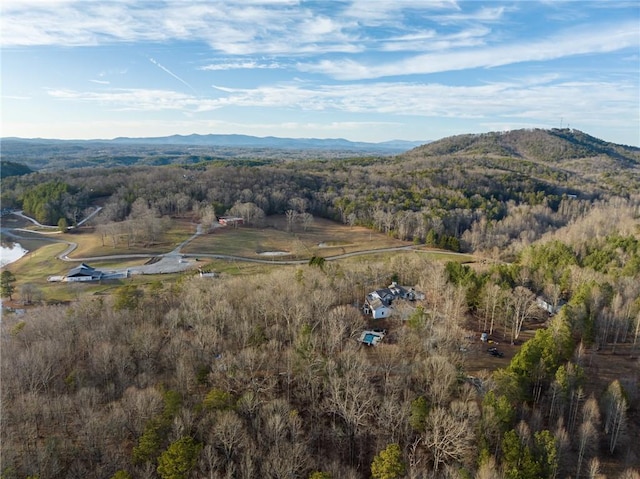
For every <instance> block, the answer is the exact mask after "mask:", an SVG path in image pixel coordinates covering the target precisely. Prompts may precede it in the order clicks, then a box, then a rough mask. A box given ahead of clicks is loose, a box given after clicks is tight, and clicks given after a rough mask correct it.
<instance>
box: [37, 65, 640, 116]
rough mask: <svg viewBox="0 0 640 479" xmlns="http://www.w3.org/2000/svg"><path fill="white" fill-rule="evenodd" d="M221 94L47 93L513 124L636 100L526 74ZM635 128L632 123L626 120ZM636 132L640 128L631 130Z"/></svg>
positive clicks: (125, 106)
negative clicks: (455, 82) (461, 81)
mask: <svg viewBox="0 0 640 479" xmlns="http://www.w3.org/2000/svg"><path fill="white" fill-rule="evenodd" d="M214 88H215V89H216V90H217V91H218V92H219V95H218V97H210V98H201V97H197V96H195V95H187V94H184V93H179V92H174V91H166V90H140V89H129V90H119V89H114V90H110V91H100V92H78V91H72V90H50V91H49V94H50V95H51V96H52V97H54V98H56V99H57V100H59V101H74V102H75V101H81V102H91V103H95V104H97V105H99V106H101V107H103V108H105V109H107V110H109V111H113V110H127V111H139V112H154V111H162V110H177V111H180V112H183V113H189V114H192V115H196V116H197V115H201V114H203V113H206V112H211V111H214V110H220V109H225V111H229V112H230V111H234V110H237V109H246V108H264V109H268V108H275V109H276V111H278V112H283V111H289V112H296V111H297V112H324V113H327V114H332V115H333V114H346V115H360V114H365V115H370V116H371V115H373V116H375V115H387V116H390V117H389V118H394V117H395V118H398V121H400V120H399V118H400V117H413V118H420V117H423V118H451V119H469V118H475V119H478V120H479V121H491V119H497V118H501V119H503V120H509V121H510V122H517V121H525V120H526V121H531V122H548V123H551V124H552V125H555V123H556V122H557V119H558V118H561V117H568V116H569V115H572V116H574V117H575V118H580V119H581V120H582V121H583V122H585V123H586V122H593V124H596V123H599V124H611V123H614V122H617V121H618V120H619V119H623V120H622V121H626V122H627V124H629V118H634V115H635V118H636V123H637V104H638V101H639V98H638V95H639V93H638V90H637V85H636V84H635V83H634V82H632V81H629V82H621V81H616V82H587V81H585V82H575V81H574V82H568V81H562V79H560V78H557V77H556V76H555V75H542V76H540V77H535V76H528V77H525V78H523V79H520V80H512V81H509V82H500V83H487V84H484V85H478V86H450V85H443V84H437V83H432V84H424V83H387V82H379V83H359V84H349V85H318V86H314V85H305V84H299V83H287V84H280V85H272V86H263V87H259V88H253V89H248V88H228V87H221V86H214ZM631 123H633V122H631ZM636 126H637V127H640V125H636Z"/></svg>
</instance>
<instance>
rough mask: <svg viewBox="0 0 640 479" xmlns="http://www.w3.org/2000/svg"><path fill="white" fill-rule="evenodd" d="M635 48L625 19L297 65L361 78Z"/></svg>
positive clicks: (634, 29)
mask: <svg viewBox="0 0 640 479" xmlns="http://www.w3.org/2000/svg"><path fill="white" fill-rule="evenodd" d="M637 47H638V25H637V24H636V23H635V22H627V23H622V24H619V25H610V26H608V27H597V28H596V27H582V28H580V29H573V30H571V31H565V32H563V33H561V34H559V35H556V36H555V37H553V38H549V39H543V40H537V41H531V42H524V43H523V42H521V43H516V44H505V45H499V46H487V47H484V48H476V49H465V50H461V51H453V52H447V53H429V54H425V55H416V56H412V57H410V58H407V59H403V60H400V61H394V62H388V63H383V64H380V63H376V64H364V63H361V62H356V61H354V60H351V59H346V60H338V61H333V60H323V61H321V62H318V63H315V64H304V63H300V64H298V68H299V69H300V70H302V71H308V72H315V73H323V74H325V75H328V76H331V77H333V78H336V79H339V80H362V79H372V78H381V77H386V76H396V75H414V74H428V73H436V72H445V71H454V70H467V69H472V68H489V67H497V66H502V65H509V64H513V63H522V62H530V61H545V60H554V59H558V58H564V57H569V56H574V55H584V54H592V53H607V52H613V51H617V50H622V49H626V48H637Z"/></svg>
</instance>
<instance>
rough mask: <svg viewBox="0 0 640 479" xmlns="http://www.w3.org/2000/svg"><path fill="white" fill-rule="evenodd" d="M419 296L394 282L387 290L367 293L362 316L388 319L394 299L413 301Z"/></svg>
mask: <svg viewBox="0 0 640 479" xmlns="http://www.w3.org/2000/svg"><path fill="white" fill-rule="evenodd" d="M420 296H421V295H419V294H417V293H416V292H415V291H414V289H413V288H405V287H403V286H399V285H398V284H396V283H395V282H394V283H391V285H390V286H389V287H388V288H382V289H377V290H375V291H372V292H371V293H369V294H368V295H367V297H366V299H365V301H364V306H363V308H362V310H363V311H364V314H366V315H367V316H371V317H372V318H373V319H382V318H388V317H389V316H391V314H392V312H393V306H392V304H393V302H394V301H395V300H396V299H405V300H407V301H414V300H415V299H417V298H418V297H420Z"/></svg>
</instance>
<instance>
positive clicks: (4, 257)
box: [0, 243, 28, 267]
mask: <svg viewBox="0 0 640 479" xmlns="http://www.w3.org/2000/svg"><path fill="white" fill-rule="evenodd" d="M27 253H28V251H27V250H26V249H24V248H23V247H22V246H21V245H20V244H19V243H9V244H3V245H2V246H1V247H0V267H1V266H5V265H7V264H9V263H13V262H14V261H18V260H19V259H20V258H22V257H23V256H24V255H25V254H27Z"/></svg>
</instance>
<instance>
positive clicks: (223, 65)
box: [198, 60, 283, 71]
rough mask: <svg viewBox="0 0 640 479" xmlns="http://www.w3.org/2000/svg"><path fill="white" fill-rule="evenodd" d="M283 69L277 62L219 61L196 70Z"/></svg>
mask: <svg viewBox="0 0 640 479" xmlns="http://www.w3.org/2000/svg"><path fill="white" fill-rule="evenodd" d="M278 68H283V65H282V64H280V63H278V62H268V63H267V62H258V61H255V60H244V61H228V60H225V61H221V62H218V63H210V64H209V65H205V66H202V67H199V68H198V70H205V71H222V70H264V69H278Z"/></svg>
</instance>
